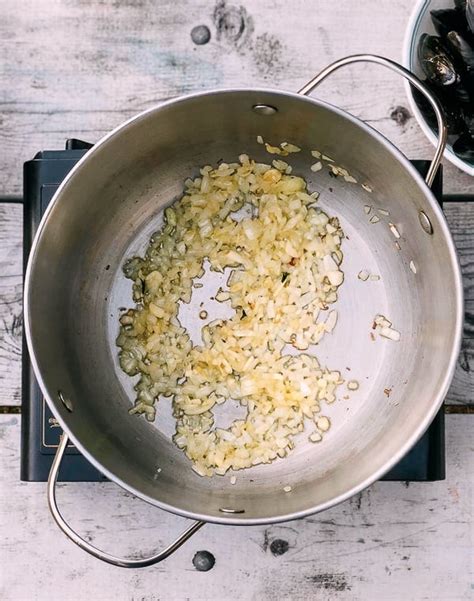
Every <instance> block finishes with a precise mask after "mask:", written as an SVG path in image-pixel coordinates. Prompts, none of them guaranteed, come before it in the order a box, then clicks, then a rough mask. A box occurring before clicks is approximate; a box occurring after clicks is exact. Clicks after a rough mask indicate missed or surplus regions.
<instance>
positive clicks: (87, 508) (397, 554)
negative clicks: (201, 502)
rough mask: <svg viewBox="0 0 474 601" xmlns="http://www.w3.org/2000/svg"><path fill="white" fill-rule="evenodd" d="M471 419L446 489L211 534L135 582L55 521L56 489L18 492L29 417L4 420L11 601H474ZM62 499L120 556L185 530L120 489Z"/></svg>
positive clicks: (86, 489) (379, 493)
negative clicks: (200, 554) (203, 568)
mask: <svg viewBox="0 0 474 601" xmlns="http://www.w3.org/2000/svg"><path fill="white" fill-rule="evenodd" d="M472 419H473V418H472V417H471V416H453V415H450V416H447V428H446V432H447V448H448V457H447V480H446V481H444V482H435V483H418V484H417V483H411V484H410V485H408V484H404V483H389V482H380V483H377V484H375V485H374V486H372V487H371V488H370V489H368V490H366V491H364V492H363V493H361V494H359V495H357V496H356V497H354V498H353V499H352V500H350V501H348V502H346V503H343V504H342V505H339V506H338V507H335V508H333V509H331V510H329V511H326V512H324V513H322V514H319V515H315V516H312V517H310V518H306V519H304V520H301V521H297V522H287V523H285V524H281V525H272V526H268V527H265V526H258V527H230V526H214V525H206V526H205V527H204V528H203V529H202V530H201V531H199V532H198V534H196V535H195V536H194V537H193V538H192V539H191V540H190V541H189V542H188V543H187V544H186V545H185V546H184V547H182V548H181V549H180V550H179V551H178V552H177V553H176V554H174V555H173V556H172V557H170V558H169V559H168V560H166V561H165V562H163V563H161V564H159V565H157V566H154V567H151V568H146V569H143V570H135V571H133V570H132V571H128V570H124V569H120V568H114V567H111V566H108V565H106V564H102V563H101V562H99V561H97V560H95V559H93V558H91V557H90V556H88V555H87V554H86V553H84V552H83V551H81V550H80V549H78V548H77V547H76V546H75V545H73V544H72V543H70V542H69V541H68V540H67V539H66V538H65V537H64V535H63V534H62V533H61V532H60V531H59V530H58V528H57V527H56V525H55V524H54V523H53V521H52V519H51V517H50V516H49V513H48V509H47V503H46V490H45V485H44V484H34V483H28V484H25V483H20V482H19V481H18V469H19V467H18V465H19V461H18V440H19V417H18V416H0V440H1V441H2V442H1V444H2V453H1V454H0V479H1V483H0V491H1V492H2V499H1V504H0V528H1V531H2V542H1V544H0V565H1V566H4V572H3V575H2V578H1V579H0V598H1V599H2V601H23V600H24V601H64V600H67V601H90V600H91V599H93V600H94V601H112V600H113V601H131V600H135V601H139V600H140V601H158V600H160V601H161V600H162V601H170V600H184V599H192V600H193V601H194V600H199V599H203V600H206V601H213V600H216V601H217V600H218V601H222V600H224V601H234V600H235V601H237V600H243V601H248V600H255V601H273V600H275V599H282V600H290V601H296V600H308V601H309V600H318V599H321V600H324V601H333V600H334V601H335V600H342V599H343V600H345V599H350V600H351V601H353V600H354V601H357V600H360V601H367V600H369V601H372V600H374V601H375V600H376V601H384V600H392V601H398V600H400V599H408V600H416V601H419V600H422V599H427V600H430V601H433V600H436V599H444V600H450V601H453V600H461V599H466V600H467V599H470V598H472V596H471V595H472V589H471V582H472V580H471V578H472V564H471V556H470V552H472V548H473V544H474V540H473V531H472V527H471V526H472V522H471V520H472V485H471V484H470V483H469V479H468V478H467V477H466V475H467V474H469V473H472V471H473V468H474V465H473V448H472V436H471V429H472ZM58 499H59V504H60V508H61V511H62V512H63V513H64V515H65V516H67V518H68V519H69V520H70V521H71V523H72V525H73V527H75V528H77V529H78V530H79V531H80V532H81V533H82V534H83V535H85V536H86V538H87V540H89V541H91V542H93V543H94V544H96V545H100V546H102V547H103V548H105V549H108V550H112V551H113V552H114V553H121V554H141V553H149V552H150V551H152V550H153V549H155V548H160V547H162V546H163V545H165V544H167V543H169V542H170V541H171V539H172V538H173V537H174V536H175V535H176V534H177V533H178V532H179V531H181V530H182V529H183V528H184V525H185V520H183V519H182V518H179V517H177V516H172V515H171V514H168V513H165V512H162V511H160V510H157V509H155V508H153V507H151V506H150V505H147V504H145V503H143V502H140V501H138V500H136V499H133V498H131V496H130V495H129V494H128V493H125V492H124V491H122V490H121V489H119V488H118V487H117V486H115V485H114V484H111V483H107V484H67V485H61V486H60V487H59V491H58ZM285 543H287V544H285ZM285 549H287V551H286V552H283V554H281V555H278V554H277V553H278V552H279V551H280V552H281V551H282V550H283V551H284V550H285ZM200 550H207V551H209V552H210V553H212V554H213V555H214V556H215V559H216V563H215V566H214V568H213V569H212V570H210V571H209V572H197V571H196V570H195V569H194V567H193V565H192V558H193V556H194V555H195V553H196V552H197V551H200ZM7 566H8V568H7Z"/></svg>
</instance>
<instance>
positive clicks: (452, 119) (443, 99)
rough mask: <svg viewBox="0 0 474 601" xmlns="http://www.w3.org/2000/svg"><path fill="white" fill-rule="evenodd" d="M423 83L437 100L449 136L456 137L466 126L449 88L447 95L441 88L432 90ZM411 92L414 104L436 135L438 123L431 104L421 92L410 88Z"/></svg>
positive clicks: (431, 87)
mask: <svg viewBox="0 0 474 601" xmlns="http://www.w3.org/2000/svg"><path fill="white" fill-rule="evenodd" d="M423 83H424V84H425V86H427V87H428V88H429V90H430V91H431V93H432V94H433V96H436V98H437V99H438V101H439V103H440V105H441V107H442V109H443V113H444V117H445V120H446V126H447V128H448V133H449V134H450V135H457V134H460V133H461V132H463V131H465V129H466V124H465V121H464V115H463V113H462V111H461V110H460V108H459V105H458V104H457V102H456V99H455V98H454V96H453V95H452V94H451V88H450V93H447V92H445V91H444V89H443V88H435V89H433V88H434V86H430V85H429V84H428V82H426V81H425V82H423ZM412 90H413V97H414V99H415V102H416V104H417V105H418V108H419V109H420V111H421V113H422V114H423V117H424V118H425V120H426V123H427V124H428V125H429V126H430V127H431V129H432V130H433V131H435V132H436V133H438V121H437V119H436V115H435V114H434V111H433V108H432V107H431V104H430V103H429V102H428V100H427V99H426V98H425V96H424V95H423V94H422V93H421V92H419V91H418V90H416V89H415V88H412Z"/></svg>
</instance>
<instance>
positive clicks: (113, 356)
mask: <svg viewBox="0 0 474 601" xmlns="http://www.w3.org/2000/svg"><path fill="white" fill-rule="evenodd" d="M257 104H269V105H271V106H273V107H275V108H276V109H277V111H276V112H275V113H274V114H271V115H262V114H258V113H257V112H255V111H254V110H253V108H252V107H253V106H254V105H257ZM258 135H261V136H262V137H263V138H264V139H265V140H267V141H268V142H270V143H272V144H276V145H277V144H278V143H280V142H282V141H288V142H291V143H293V144H296V145H298V146H299V147H301V148H302V151H301V152H299V153H296V154H291V155H290V156H289V157H285V158H284V160H286V161H287V162H289V163H290V164H291V165H292V166H293V173H294V174H296V175H302V176H304V177H305V179H306V180H307V182H308V184H309V189H310V191H315V190H317V191H319V192H320V200H319V203H320V206H321V207H322V208H323V209H324V210H325V211H326V212H327V213H328V214H329V215H330V216H334V215H335V216H338V217H339V219H340V222H341V225H342V228H343V230H344V232H345V234H346V236H347V238H346V239H345V240H344V242H343V246H342V250H343V252H344V260H343V264H342V269H343V271H344V274H345V281H344V284H343V285H342V286H341V287H340V289H339V300H338V301H337V303H336V304H335V305H334V308H335V309H337V310H338V313H339V319H338V324H337V326H336V328H335V330H334V331H333V332H332V334H328V335H326V336H325V337H324V338H323V340H322V341H321V342H320V344H319V345H318V346H317V347H315V349H313V350H314V352H315V354H316V355H317V357H318V359H319V360H320V363H321V364H322V365H326V366H328V367H329V368H330V369H339V370H340V371H341V373H342V375H343V377H344V378H345V379H346V380H352V379H355V380H358V382H359V383H360V387H359V390H358V391H357V392H354V393H351V394H350V399H344V398H343V397H344V396H347V390H346V389H345V387H344V385H343V386H341V387H340V389H339V390H340V392H339V395H338V396H339V398H338V400H337V401H336V402H335V403H334V404H332V405H330V406H327V407H326V406H324V405H323V407H322V413H323V414H324V415H327V416H328V417H329V418H330V419H331V422H332V427H331V429H330V431H329V433H328V434H327V435H326V436H325V438H324V440H323V442H322V443H319V444H313V443H311V442H309V441H308V433H309V432H310V431H311V430H309V426H308V428H307V429H306V431H305V432H303V433H302V434H301V436H300V437H299V439H298V441H297V444H296V447H295V449H294V450H293V451H292V453H291V454H290V455H289V456H288V457H287V458H285V459H282V460H277V461H275V462H274V463H272V464H270V465H264V466H257V467H254V468H252V469H249V470H244V471H240V472H238V473H237V474H236V475H237V483H236V484H235V485H231V484H230V478H229V476H225V477H219V476H215V477H212V478H202V477H200V476H198V475H197V474H196V473H195V472H194V471H193V470H192V469H191V463H190V461H189V460H188V459H187V458H186V457H185V455H184V454H183V453H182V452H181V451H179V450H178V449H177V447H176V446H175V445H174V444H173V442H172V440H171V436H172V434H173V433H174V419H173V417H172V414H171V408H170V400H169V399H163V400H161V401H160V402H159V405H158V411H157V419H156V421H155V423H153V424H151V423H148V422H147V421H145V419H144V418H143V417H137V416H134V415H129V413H128V410H129V409H130V408H131V404H132V401H133V398H134V394H133V389H132V384H133V382H132V381H131V380H130V379H129V378H128V377H127V376H125V374H123V373H122V372H121V370H120V368H119V366H118V361H117V350H118V349H117V347H116V346H115V339H116V337H117V334H118V316H119V314H120V311H119V307H132V306H133V303H132V300H131V283H130V281H128V280H126V279H125V277H124V275H123V273H122V266H123V264H124V261H125V259H126V258H128V257H130V256H131V255H133V254H135V253H137V252H138V253H141V252H143V251H144V249H145V248H146V246H147V243H148V240H149V238H150V235H151V234H152V233H153V232H154V231H156V230H157V229H159V227H160V224H161V223H162V216H163V211H164V208H166V207H167V206H169V205H170V204H171V203H172V202H173V201H174V200H175V199H177V198H178V197H179V196H180V195H181V193H182V190H183V181H184V179H185V178H187V177H190V176H195V175H197V174H198V170H199V167H201V166H203V165H206V164H216V163H217V161H218V160H220V159H223V160H224V161H226V162H233V161H236V160H237V157H238V155H239V154H241V153H243V152H245V153H247V154H249V155H250V156H251V157H252V158H255V159H257V160H259V161H262V162H271V160H272V159H274V158H275V156H272V155H269V154H268V153H266V151H265V149H264V147H263V146H262V145H260V144H258V143H257V141H256V138H257V136H258ZM312 149H318V150H320V151H323V152H324V153H325V154H326V155H328V156H330V157H332V158H333V159H334V160H335V162H336V164H337V165H340V166H342V167H345V168H346V169H347V170H348V171H349V172H350V173H351V175H353V176H354V177H355V178H356V179H357V181H358V182H359V183H358V184H353V183H348V182H346V181H344V180H343V179H342V178H340V177H338V178H333V177H330V175H329V173H328V170H327V169H326V168H325V169H323V170H322V171H320V172H318V173H313V172H312V171H311V170H310V166H311V164H312V163H314V161H315V159H314V158H313V157H312V156H311V154H310V150H312ZM361 183H366V184H368V185H369V186H370V188H371V189H372V190H373V191H372V192H368V191H367V190H365V189H364V188H362V186H361V185H360V184H361ZM365 205H369V206H371V207H374V208H373V209H372V211H373V212H375V210H376V208H382V209H384V210H386V211H388V212H389V213H390V215H389V216H386V215H383V214H380V213H377V214H378V216H379V218H380V221H379V222H378V223H370V221H369V217H370V216H368V215H367V214H366V213H365V210H364V206H365ZM420 211H424V213H425V214H426V215H427V217H428V218H429V220H430V222H431V224H432V228H433V233H432V235H430V234H428V233H426V232H425V231H424V230H423V229H422V227H421V225H420V221H419V212H420ZM373 212H372V213H371V215H372V214H374V213H373ZM389 222H391V223H393V224H395V226H396V228H397V230H398V232H399V233H400V239H398V240H397V239H396V238H395V236H394V234H393V231H392V230H391V229H390V226H389ZM395 242H398V243H399V245H400V250H398V249H397V248H396V245H395ZM410 262H413V264H414V265H415V267H416V273H414V272H413V271H412V269H411V268H410ZM361 270H367V271H369V272H371V273H374V274H379V275H380V278H381V279H380V280H379V281H367V282H362V281H361V280H359V279H358V277H357V275H358V273H359V272H360V271H361ZM208 284H209V286H210V287H211V288H212V286H215V287H216V290H217V286H218V284H217V282H215V281H214V282H213V281H212V278H211V279H210V280H209V282H208ZM204 290H206V292H207V288H206V289H204ZM214 292H215V290H214ZM200 300H201V299H200V298H199V295H197V296H196V294H195V298H194V297H193V300H192V302H191V305H190V306H189V307H187V308H186V310H185V311H183V312H182V314H180V317H182V319H183V321H184V323H185V325H188V326H189V327H190V328H191V329H192V328H193V327H194V328H196V324H197V323H198V322H199V320H198V318H197V313H198V312H199V302H200ZM206 302H207V300H206ZM460 304H461V292H460V277H459V271H458V266H457V262H456V258H455V254H454V250H453V245H452V241H451V238H450V235H449V232H448V230H447V227H446V224H445V221H444V219H443V217H442V213H441V211H440V210H439V209H438V207H437V206H436V203H435V200H434V198H433V197H432V195H431V193H430V192H429V190H428V189H427V188H426V186H425V185H424V183H423V181H422V179H421V178H420V177H419V176H418V175H417V174H416V172H415V170H414V169H413V168H412V167H411V165H410V164H409V163H408V162H407V161H406V160H405V159H404V158H403V157H402V155H400V154H399V152H398V151H397V150H396V149H395V148H393V147H392V146H391V145H390V144H389V143H388V142H387V141H386V140H385V139H384V138H383V137H382V136H380V135H379V134H376V132H374V131H373V130H371V129H370V128H369V127H367V126H365V125H363V124H362V123H360V122H359V121H357V120H356V119H354V118H352V117H350V116H348V115H347V114H345V113H343V112H342V111H339V110H338V109H335V108H333V107H331V106H329V105H326V104H323V103H320V102H317V101H314V100H310V99H307V98H303V97H298V96H296V95H293V94H285V93H279V92H271V91H249V90H246V91H222V92H212V93H208V94H203V95H197V96H192V97H187V98H184V99H180V100H177V101H175V102H172V103H167V104H165V105H163V106H161V107H158V108H156V109H154V110H151V111H148V112H146V113H144V114H142V115H140V116H138V117H137V118H135V120H133V121H132V122H130V123H128V124H126V125H124V126H122V127H121V128H119V129H118V130H116V131H115V132H114V133H112V134H111V135H110V136H108V137H107V138H106V139H104V140H103V141H102V142H101V143H99V144H98V145H97V146H96V147H95V148H94V149H93V150H92V151H91V152H90V153H89V154H88V155H87V157H86V159H85V160H83V161H82V162H81V164H80V165H79V166H78V167H77V168H76V169H75V170H74V172H73V173H72V175H71V176H70V177H69V178H68V180H67V181H66V182H65V183H64V185H63V186H62V187H61V189H60V191H59V192H58V194H57V196H56V198H55V200H54V202H53V204H52V206H51V207H50V209H49V211H48V213H47V215H46V216H45V218H44V220H43V222H42V226H41V228H40V232H39V235H38V237H37V240H36V245H35V246H34V250H33V252H32V256H31V259H30V268H29V272H28V277H27V288H26V314H27V315H26V317H27V335H28V342H29V348H30V352H31V355H32V358H33V361H34V364H35V367H36V370H37V373H38V375H39V380H40V383H41V386H42V388H43V391H44V393H45V395H46V396H47V397H48V400H49V403H50V405H51V406H52V408H53V410H54V412H55V414H56V415H57V416H58V417H59V419H60V420H61V422H62V423H63V424H64V425H65V427H66V428H67V429H68V430H69V432H70V433H71V435H72V437H73V439H74V441H75V442H76V443H77V445H78V447H79V449H80V450H81V451H82V452H84V453H85V454H86V456H87V457H88V458H90V459H91V460H92V461H93V462H94V463H95V464H96V465H97V466H98V467H99V468H100V469H102V471H104V472H105V473H106V474H107V475H108V476H109V477H111V478H112V479H114V480H115V481H116V482H118V483H119V484H121V485H123V486H125V487H126V488H127V489H129V490H131V491H132V492H134V493H136V494H137V495H138V496H140V497H142V498H143V499H146V500H148V501H150V502H151V503H154V504H156V505H158V506H160V507H163V508H166V509H171V510H172V511H176V512H178V513H180V514H182V515H187V516H194V517H198V518H203V519H206V520H210V521H215V522H227V523H259V522H269V521H275V520H285V519H291V518H293V517H299V516H302V515H306V514H309V513H312V512H314V511H318V510H321V509H324V508H327V507H329V506H331V505H333V504H335V503H336V502H339V501H341V500H343V499H344V498H347V497H348V496H350V495H351V494H353V493H354V492H356V491H358V490H360V489H361V488H363V487H364V486H366V485H368V484H370V483H371V482H372V481H373V480H374V479H376V478H377V477H379V476H381V475H382V473H383V472H384V471H386V470H388V469H389V468H390V467H391V466H392V465H393V464H394V463H395V462H396V461H397V460H399V459H400V458H401V457H402V456H403V454H404V453H405V452H406V451H407V450H408V449H409V447H410V446H411V445H413V444H414V442H415V441H416V440H417V438H418V437H419V436H420V435H421V433H422V432H423V431H424V430H425V428H426V427H427V426H428V424H429V422H430V421H431V419H432V418H433V416H434V415H435V413H436V410H437V409H438V407H439V405H440V403H441V402H442V399H443V397H444V394H445V393H446V391H447V386H448V384H449V380H450V377H451V374H452V371H453V367H454V361H455V358H456V354H457V348H458V344H459V336H460V320H461V311H460ZM210 310H211V309H210ZM379 313H380V314H383V315H385V316H387V317H388V318H389V319H390V321H392V322H393V325H394V327H395V328H396V329H397V330H398V331H400V332H401V340H400V341H399V342H394V341H391V340H387V339H383V338H380V337H377V338H376V339H375V340H372V339H371V336H370V333H371V325H372V322H373V318H374V316H375V315H376V314H379ZM198 325H202V324H198ZM387 390H389V393H387ZM58 391H61V392H62V394H63V395H65V396H66V397H67V398H68V399H70V401H71V403H72V404H73V411H72V412H68V411H67V410H66V408H65V407H64V406H63V404H62V403H61V402H60V401H59V399H58ZM384 391H385V392H384ZM223 407H224V408H223V409H222V410H220V416H219V419H220V420H222V422H221V423H225V424H226V425H227V424H228V423H229V421H230V420H231V418H232V416H234V415H235V407H234V408H232V407H231V406H230V404H229V406H228V407H226V405H224V406H223ZM285 486H291V487H292V490H291V492H288V493H285V492H284V491H283V488H284V487H285ZM223 508H227V509H231V510H236V511H238V512H240V513H223V512H222V509H223Z"/></svg>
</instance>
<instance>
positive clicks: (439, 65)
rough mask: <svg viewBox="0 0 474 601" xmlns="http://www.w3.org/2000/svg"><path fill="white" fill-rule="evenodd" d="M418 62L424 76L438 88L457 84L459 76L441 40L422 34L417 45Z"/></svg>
mask: <svg viewBox="0 0 474 601" xmlns="http://www.w3.org/2000/svg"><path fill="white" fill-rule="evenodd" d="M418 60H419V61H420V66H421V68H422V70H423V72H424V74H425V75H426V77H427V78H428V80H429V81H431V82H432V83H434V84H436V85H439V86H451V85H454V84H457V83H459V75H458V73H457V71H456V69H455V67H454V64H453V60H452V58H451V56H450V55H449V52H448V50H447V49H446V47H445V46H444V44H443V42H442V40H441V38H438V37H436V36H434V35H428V34H427V33H424V34H423V35H422V36H421V37H420V42H419V44H418Z"/></svg>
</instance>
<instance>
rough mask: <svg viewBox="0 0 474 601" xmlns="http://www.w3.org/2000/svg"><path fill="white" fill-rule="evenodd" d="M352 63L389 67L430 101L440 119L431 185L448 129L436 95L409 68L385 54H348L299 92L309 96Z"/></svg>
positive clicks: (430, 169)
mask: <svg viewBox="0 0 474 601" xmlns="http://www.w3.org/2000/svg"><path fill="white" fill-rule="evenodd" d="M352 63H376V64H378V65H382V66H383V67H387V68H388V69H390V70H391V71H394V72H395V73H398V75H401V76H402V77H404V78H405V79H407V80H408V81H409V82H410V83H411V84H412V85H413V86H414V87H415V88H416V89H417V90H418V91H419V92H421V93H422V94H423V95H424V96H425V97H426V99H427V100H428V101H429V103H430V104H431V106H432V107H433V110H434V112H435V115H436V119H437V121H438V131H439V135H438V143H437V145H436V152H435V155H434V157H433V160H432V161H431V165H430V168H429V170H428V173H427V174H426V178H425V181H426V183H427V185H428V186H429V187H431V184H432V183H433V180H434V178H435V175H436V172H437V171H438V167H439V165H440V163H441V159H442V157H443V152H444V149H445V146H446V138H447V134H448V132H447V129H446V123H445V120H444V115H443V111H442V108H441V107H440V104H439V102H438V100H437V99H436V97H435V96H433V94H432V93H431V92H430V91H429V90H428V88H427V87H426V86H425V85H424V84H423V83H422V81H421V80H420V79H418V77H416V75H413V73H411V72H410V71H408V69H405V67H402V66H401V65H399V64H398V63H396V62H394V61H392V60H390V59H388V58H384V57H383V56H377V55H375V54H354V55H352V56H346V57H345V58H341V59H339V60H337V61H335V62H334V63H332V64H330V65H328V66H327V67H326V68H325V69H323V70H322V71H321V72H320V73H319V74H318V75H316V76H315V77H313V79H312V80H311V81H309V82H308V83H307V84H306V85H305V86H303V87H302V88H301V90H298V94H303V95H304V96H307V95H308V94H310V92H312V91H313V90H314V88H315V87H316V86H318V85H319V84H320V83H321V82H322V81H323V80H324V79H326V77H327V76H328V75H331V73H334V71H337V70H338V69H339V68H340V67H345V66H346V65H350V64H352Z"/></svg>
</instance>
